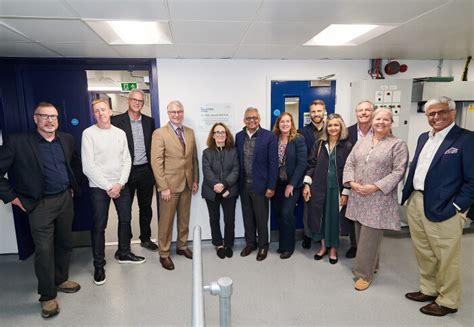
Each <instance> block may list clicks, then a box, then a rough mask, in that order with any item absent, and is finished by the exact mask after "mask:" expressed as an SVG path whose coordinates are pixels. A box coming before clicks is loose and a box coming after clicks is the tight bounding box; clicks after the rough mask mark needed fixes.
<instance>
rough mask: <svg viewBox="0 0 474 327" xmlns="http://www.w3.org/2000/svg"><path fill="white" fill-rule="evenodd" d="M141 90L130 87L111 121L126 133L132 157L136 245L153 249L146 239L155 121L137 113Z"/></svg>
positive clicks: (132, 194) (150, 216)
mask: <svg viewBox="0 0 474 327" xmlns="http://www.w3.org/2000/svg"><path fill="white" fill-rule="evenodd" d="M144 99H145V94H144V93H143V91H142V90H138V89H137V90H133V91H131V92H130V93H129V95H128V110H127V112H125V113H123V114H120V115H117V116H113V117H112V125H114V126H115V127H118V128H120V129H122V130H123V131H124V132H125V134H126V135H127V142H128V148H129V149H130V156H131V157H132V170H131V171H130V177H129V178H128V183H127V185H128V188H129V189H130V196H131V197H132V201H133V198H134V196H135V192H136V193H137V199H138V208H139V209H140V214H139V215H140V241H141V243H140V245H141V246H142V247H144V248H146V249H148V250H151V251H156V250H158V246H157V245H156V244H155V243H153V242H152V241H151V239H150V237H151V228H150V223H151V219H152V217H153V211H152V209H151V202H152V199H153V187H154V185H155V180H154V178H153V171H152V170H151V165H150V149H151V135H152V134H153V131H154V130H155V121H154V120H153V118H151V117H148V116H146V115H144V114H142V113H141V110H142V109H143V104H144Z"/></svg>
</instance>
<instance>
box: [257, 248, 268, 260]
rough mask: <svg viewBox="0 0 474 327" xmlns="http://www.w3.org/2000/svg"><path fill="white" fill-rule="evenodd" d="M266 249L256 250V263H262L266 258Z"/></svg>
mask: <svg viewBox="0 0 474 327" xmlns="http://www.w3.org/2000/svg"><path fill="white" fill-rule="evenodd" d="M267 253H268V249H267V248H261V249H259V250H258V253H257V261H263V260H265V258H266V257H267Z"/></svg>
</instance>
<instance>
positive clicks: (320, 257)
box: [314, 250, 329, 260]
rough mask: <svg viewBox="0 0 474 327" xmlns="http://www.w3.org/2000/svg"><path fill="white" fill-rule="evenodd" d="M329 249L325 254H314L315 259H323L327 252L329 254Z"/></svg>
mask: <svg viewBox="0 0 474 327" xmlns="http://www.w3.org/2000/svg"><path fill="white" fill-rule="evenodd" d="M328 252H329V251H328V250H326V252H324V253H323V254H321V255H319V254H318V253H317V252H316V253H315V254H314V260H321V259H322V258H323V257H324V256H325V255H326V254H328Z"/></svg>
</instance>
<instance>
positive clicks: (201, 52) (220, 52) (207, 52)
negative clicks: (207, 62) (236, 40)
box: [178, 44, 237, 59]
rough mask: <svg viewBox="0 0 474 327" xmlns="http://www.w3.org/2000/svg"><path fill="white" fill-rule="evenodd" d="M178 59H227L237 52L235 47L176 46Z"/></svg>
mask: <svg viewBox="0 0 474 327" xmlns="http://www.w3.org/2000/svg"><path fill="white" fill-rule="evenodd" d="M178 49H179V57H180V58H186V59H228V58H232V57H233V55H234V53H235V51H236V50H237V46H236V45H193V44H181V45H179V46H178Z"/></svg>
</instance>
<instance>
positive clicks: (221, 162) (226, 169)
mask: <svg viewBox="0 0 474 327" xmlns="http://www.w3.org/2000/svg"><path fill="white" fill-rule="evenodd" d="M239 172H240V164H239V157H238V155H237V149H236V148H230V149H228V148H224V149H223V150H220V149H211V148H207V149H205V150H204V151H203V153H202V173H203V175H204V180H203V183H202V191H201V195H202V197H203V198H205V199H207V200H211V201H214V200H215V199H216V192H214V185H216V184H219V183H222V184H224V188H225V189H226V190H228V191H229V192H230V195H229V197H236V196H237V195H238V193H239V183H238V180H239Z"/></svg>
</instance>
